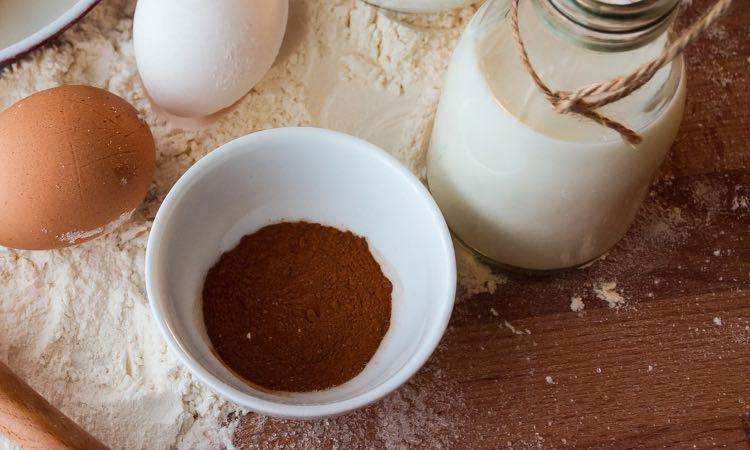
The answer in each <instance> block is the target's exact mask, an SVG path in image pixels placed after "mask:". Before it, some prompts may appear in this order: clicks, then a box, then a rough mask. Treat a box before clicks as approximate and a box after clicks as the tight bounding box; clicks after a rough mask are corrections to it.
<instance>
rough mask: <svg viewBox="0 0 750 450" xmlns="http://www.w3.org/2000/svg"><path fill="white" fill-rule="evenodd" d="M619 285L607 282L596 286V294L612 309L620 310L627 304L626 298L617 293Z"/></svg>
mask: <svg viewBox="0 0 750 450" xmlns="http://www.w3.org/2000/svg"><path fill="white" fill-rule="evenodd" d="M616 289H617V283H616V282H614V281H607V282H602V283H599V284H598V285H597V286H594V294H596V297H597V298H598V299H599V300H603V301H605V302H607V304H608V305H609V307H610V308H619V307H621V306H623V305H624V304H625V297H623V296H622V294H620V293H619V292H617V290H616Z"/></svg>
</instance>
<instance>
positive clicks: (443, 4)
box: [365, 0, 478, 13]
mask: <svg viewBox="0 0 750 450" xmlns="http://www.w3.org/2000/svg"><path fill="white" fill-rule="evenodd" d="M365 1H366V2H367V3H370V4H372V5H376V6H380V7H383V8H386V9H392V10H394V11H400V12H406V13H435V12H440V11H448V10H451V9H456V8H460V7H463V6H468V5H470V4H472V3H475V2H477V1H478V0H365Z"/></svg>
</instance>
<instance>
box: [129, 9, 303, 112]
mask: <svg viewBox="0 0 750 450" xmlns="http://www.w3.org/2000/svg"><path fill="white" fill-rule="evenodd" d="M288 13H289V2H288V0H139V1H138V4H137V6H136V10H135V17H134V19H133V45H134V48H135V55H136V61H137V63H138V70H139V72H140V75H141V79H142V80H143V84H144V86H145V87H146V90H147V91H148V93H149V95H150V96H151V98H152V100H154V102H156V103H157V104H158V105H159V106H160V107H162V108H163V109H165V110H166V111H168V112H170V113H172V114H175V115H178V116H183V117H200V116H207V115H210V114H212V113H215V112H217V111H219V110H221V109H223V108H226V107H228V106H231V105H232V104H234V103H235V102H236V101H237V100H239V99H240V98H242V96H244V95H245V94H247V93H248V92H249V91H250V89H252V88H253V86H255V84H256V83H258V82H259V81H260V80H261V78H263V76H264V75H265V73H266V72H267V71H268V69H269V68H270V67H271V65H272V64H273V61H274V59H276V56H277V54H278V53H279V48H280V47H281V42H282V40H283V38H284V32H285V31H286V22H287V16H288Z"/></svg>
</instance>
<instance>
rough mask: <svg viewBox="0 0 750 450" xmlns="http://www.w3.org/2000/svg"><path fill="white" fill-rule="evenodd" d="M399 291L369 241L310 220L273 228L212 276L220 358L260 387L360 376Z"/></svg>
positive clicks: (210, 305) (206, 296)
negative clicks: (392, 297) (370, 247)
mask: <svg viewBox="0 0 750 450" xmlns="http://www.w3.org/2000/svg"><path fill="white" fill-rule="evenodd" d="M392 290H393V286H392V285H391V282H390V281H389V280H388V278H386V277H385V275H383V272H382V270H381V268H380V265H379V264H378V263H377V262H376V261H375V259H374V258H373V256H372V254H371V253H370V250H369V247H368V244H367V241H366V240H365V239H364V238H362V237H359V236H357V235H355V234H353V233H351V232H348V231H341V230H338V229H336V228H332V227H329V226H324V225H320V224H315V223H309V222H284V223H279V224H275V225H269V226H267V227H265V228H262V229H261V230H259V231H257V232H256V233H254V234H251V235H248V236H245V237H243V238H242V240H241V241H240V243H239V245H238V246H237V247H236V248H234V249H233V250H231V251H229V252H227V253H224V254H223V255H222V256H221V258H220V259H219V261H218V262H217V263H216V265H214V266H213V267H212V268H211V269H210V270H209V272H208V275H207V276H206V281H205V284H204V287H203V317H204V320H205V324H206V330H207V332H208V336H209V338H210V339H211V342H212V344H213V346H214V349H215V351H216V353H218V355H219V356H220V357H221V359H222V360H223V361H224V363H225V364H226V365H227V366H228V367H229V368H231V369H232V370H233V371H234V372H236V373H237V374H239V375H240V376H242V377H244V378H245V379H246V380H248V381H249V382H251V383H253V384H255V385H258V386H260V387H264V388H268V389H271V390H278V391H291V392H303V391H313V390H321V389H326V388H330V387H333V386H337V385H340V384H342V383H344V382H346V381H348V380H350V379H352V378H354V377H355V376H356V375H357V374H359V373H360V372H361V371H362V369H364V367H365V365H366V364H367V363H368V362H369V361H370V359H371V358H372V356H373V355H374V354H375V352H376V350H377V349H378V347H379V346H380V343H381V341H382V339H383V336H384V335H385V333H386V332H387V331H388V328H389V326H390V317H391V292H392Z"/></svg>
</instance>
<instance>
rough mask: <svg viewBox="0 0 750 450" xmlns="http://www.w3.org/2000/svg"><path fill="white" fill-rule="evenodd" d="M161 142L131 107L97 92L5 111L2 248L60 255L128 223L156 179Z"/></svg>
mask: <svg viewBox="0 0 750 450" xmlns="http://www.w3.org/2000/svg"><path fill="white" fill-rule="evenodd" d="M155 157H156V156H155V146H154V139H153V136H152V135H151V131H150V130H149V128H148V126H147V125H146V124H145V123H143V122H142V121H141V120H140V119H139V118H138V113H137V111H136V110H135V109H134V108H133V107H132V106H131V105H130V104H129V103H127V102H126V101H125V100H123V99H121V98H120V97H118V96H116V95H114V94H112V93H110V92H107V91H105V90H102V89H97V88H93V87H89V86H62V87H58V88H53V89H48V90H46V91H42V92H38V93H36V94H34V95H31V96H29V97H27V98H25V99H23V100H21V101H19V102H18V103H16V104H14V105H13V106H11V107H10V108H8V109H6V110H5V111H2V112H0V245H3V246H6V247H12V248H19V249H35V250H39V249H52V248H59V247H66V246H69V245H73V244H77V243H79V242H84V241H87V240H90V239H93V238H95V237H97V236H99V235H101V234H103V233H106V232H108V231H111V230H112V229H114V228H116V227H117V226H118V225H119V224H121V223H122V222H124V221H125V220H127V219H128V218H129V217H130V215H131V214H132V212H133V211H134V210H135V209H136V208H137V207H138V206H139V205H140V203H141V202H142V201H143V198H144V197H145V195H146V192H147V191H148V188H149V186H150V184H151V180H152V178H153V174H154V165H155Z"/></svg>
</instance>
